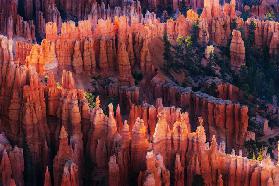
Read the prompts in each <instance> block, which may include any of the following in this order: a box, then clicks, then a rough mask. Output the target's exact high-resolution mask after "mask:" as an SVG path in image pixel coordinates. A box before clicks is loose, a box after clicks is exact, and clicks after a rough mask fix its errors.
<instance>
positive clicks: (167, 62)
mask: <svg viewBox="0 0 279 186" xmlns="http://www.w3.org/2000/svg"><path fill="white" fill-rule="evenodd" d="M163 41H164V53H163V56H164V69H165V70H167V69H169V68H170V67H171V66H172V64H173V57H172V53H171V47H172V46H171V43H170V41H169V38H168V33H167V31H165V32H164V36H163Z"/></svg>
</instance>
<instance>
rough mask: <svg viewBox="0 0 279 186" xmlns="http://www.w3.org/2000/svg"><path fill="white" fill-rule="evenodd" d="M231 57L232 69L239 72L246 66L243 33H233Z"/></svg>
mask: <svg viewBox="0 0 279 186" xmlns="http://www.w3.org/2000/svg"><path fill="white" fill-rule="evenodd" d="M230 56H231V61H230V64H231V69H233V70H236V71H239V70H240V68H241V67H242V66H243V65H245V47H244V41H243V39H242V37H241V32H240V31H238V30H233V32H232V41H231V45H230Z"/></svg>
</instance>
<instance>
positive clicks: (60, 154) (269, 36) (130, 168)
mask: <svg viewBox="0 0 279 186" xmlns="http://www.w3.org/2000/svg"><path fill="white" fill-rule="evenodd" d="M106 2H110V3H111V5H112V7H114V6H117V5H122V6H123V5H126V2H124V1H106ZM0 3H1V5H2V4H5V5H6V4H7V6H1V7H0V32H1V33H5V34H6V35H7V37H6V36H2V35H1V36H0V131H1V132H3V134H2V133H1V134H0V157H1V163H0V174H1V179H0V182H1V184H2V185H4V186H5V185H17V186H23V185H45V186H51V185H54V186H60V185H63V186H64V185H65V186H67V185H73V186H78V185H115V186H118V185H119V186H122V185H123V186H127V185H136V184H138V185H142V186H153V185H154V186H155V185H156V186H157V185H158V186H159V185H166V186H167V185H175V186H183V185H192V184H193V183H196V181H197V180H196V179H197V177H198V179H199V178H200V179H201V180H203V182H204V183H205V184H206V185H220V186H221V185H253V186H254V185H255V186H260V185H279V182H278V180H279V177H278V176H279V169H278V165H277V166H276V165H275V164H274V163H273V162H272V161H271V160H270V158H269V157H265V158H264V160H263V161H261V162H259V161H256V160H249V159H247V158H246V157H242V151H241V149H242V148H243V145H244V140H245V137H246V135H247V128H248V107H247V106H245V105H240V104H239V103H237V102H238V101H239V99H242V94H241V91H240V90H239V89H238V88H237V87H234V86H232V85H230V84H223V83H220V84H217V85H216V93H217V94H216V97H217V98H216V97H213V96H210V95H208V94H205V93H202V92H195V91H193V90H192V89H191V88H182V87H179V86H178V85H176V84H175V83H174V82H172V81H170V80H169V79H167V78H165V77H163V76H160V73H159V72H158V68H159V67H160V64H159V62H160V61H156V60H157V58H156V56H157V55H158V54H156V52H157V50H156V48H155V49H154V46H158V45H157V44H158V43H161V40H162V37H163V34H164V32H165V31H166V32H167V35H168V37H169V39H170V41H171V42H175V40H176V39H177V38H178V37H180V36H183V37H186V36H188V35H189V34H190V33H191V30H192V27H193V25H194V24H196V21H199V25H198V26H199V31H198V38H197V39H198V42H199V43H200V44H202V45H204V46H206V45H207V44H208V43H209V41H211V42H213V43H214V44H216V45H217V46H227V45H228V43H229V40H230V37H232V41H231V43H230V56H231V67H232V69H233V70H236V71H237V70H239V69H240V68H241V66H242V65H245V48H244V41H243V39H244V38H242V37H243V36H242V35H241V33H240V32H239V31H237V30H233V31H232V28H231V24H232V23H233V21H234V20H235V21H236V22H237V24H238V25H237V27H241V26H242V27H243V28H244V36H247V34H249V31H248V30H249V29H248V28H249V25H250V24H251V22H252V21H253V22H254V23H255V25H256V28H255V47H257V48H264V47H268V49H269V54H270V56H273V57H276V55H278V33H279V26H278V22H274V21H261V20H258V19H248V20H247V21H246V22H244V21H243V20H242V19H240V18H238V17H236V12H235V1H231V2H230V4H225V5H224V6H223V7H222V6H220V4H219V2H218V1H216V0H206V1H205V2H204V3H203V2H202V1H186V4H187V5H193V9H197V8H200V7H204V8H203V12H202V14H201V16H200V17H199V16H198V14H197V13H195V12H194V11H193V10H189V11H188V12H187V13H186V16H184V15H178V17H177V19H176V20H172V19H169V20H167V22H166V23H161V22H160V21H159V20H158V19H157V18H156V15H155V14H154V13H150V12H147V13H146V15H144V16H143V15H142V14H141V5H140V3H139V2H133V3H131V4H129V5H127V6H124V7H123V8H115V9H111V8H110V7H106V6H105V4H104V3H102V4H101V5H97V4H96V2H95V1H86V0H82V1H55V2H54V0H47V1H37V0H36V1H32V0H25V1H19V2H18V1H15V0H0ZM169 4H171V5H172V7H173V8H174V9H176V8H177V7H179V6H181V2H180V1H177V0H172V1H144V4H142V5H143V6H146V5H148V6H150V7H151V8H152V9H156V8H158V7H160V6H161V5H162V6H167V5H169ZM3 7H4V8H3ZM18 7H21V8H20V9H19V12H17V11H18ZM62 10H63V11H62ZM60 12H63V14H64V13H65V14H66V15H60ZM19 14H20V15H21V16H22V17H21V16H20V15H19ZM61 14H62V13H61ZM34 16H35V18H36V21H35V22H33V21H32V20H31V19H32V18H33V17H34ZM61 16H63V17H64V16H65V17H68V18H77V19H78V20H81V19H83V18H85V19H86V20H83V21H78V22H77V23H76V22H73V21H68V22H63V23H62V19H61ZM25 20H28V21H25ZM35 36H36V37H35ZM36 39H43V40H42V41H41V43H40V44H35V42H32V41H35V40H36ZM154 56H155V57H154ZM137 70H138V71H140V72H141V73H142V74H143V75H144V78H143V81H142V82H141V83H140V84H139V85H138V86H135V84H136V82H135V79H134V77H133V75H135V72H136V71H137ZM132 74H133V75H132ZM60 76H62V77H61V80H60V82H57V81H56V79H57V78H58V79H59V78H60ZM85 76H86V77H91V76H94V77H97V78H100V79H101V78H104V79H105V80H109V81H110V83H109V85H106V86H105V87H104V88H103V89H101V91H100V94H101V96H103V95H104V96H106V97H109V98H110V97H118V98H119V100H118V102H117V104H118V105H117V107H116V108H114V107H115V106H114V105H113V104H109V105H108V109H104V110H103V108H104V105H101V103H100V98H99V97H97V98H96V100H95V102H96V106H95V107H94V108H90V106H91V105H90V103H89V102H88V100H87V98H86V95H87V92H86V91H87V90H85V89H87V87H84V88H83V89H78V88H77V87H82V86H83V85H82V83H81V79H82V77H85ZM111 77H113V78H115V79H117V80H116V81H115V82H114V79H113V78H111ZM141 101H143V103H141ZM148 103H150V104H148ZM102 104H103V103H102ZM164 105H165V106H164ZM105 106H107V105H105ZM107 110H108V112H106V111H107ZM182 110H183V112H182ZM106 113H107V114H106ZM125 119H127V120H125ZM194 128H195V130H193V129H194ZM194 131H195V132H194ZM209 142H210V145H209ZM218 144H219V145H218ZM230 152H232V153H231V154H228V153H230Z"/></svg>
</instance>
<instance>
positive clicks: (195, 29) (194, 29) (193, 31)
mask: <svg viewBox="0 0 279 186" xmlns="http://www.w3.org/2000/svg"><path fill="white" fill-rule="evenodd" d="M198 36H199V23H198V22H196V23H194V24H193V26H192V29H191V39H192V42H193V45H194V46H197V45H198Z"/></svg>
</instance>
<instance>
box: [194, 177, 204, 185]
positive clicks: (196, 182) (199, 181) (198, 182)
mask: <svg viewBox="0 0 279 186" xmlns="http://www.w3.org/2000/svg"><path fill="white" fill-rule="evenodd" d="M192 186H204V181H203V178H202V176H201V175H197V174H196V175H195V176H194V177H193V181H192Z"/></svg>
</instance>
